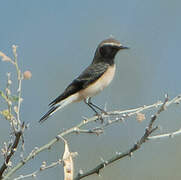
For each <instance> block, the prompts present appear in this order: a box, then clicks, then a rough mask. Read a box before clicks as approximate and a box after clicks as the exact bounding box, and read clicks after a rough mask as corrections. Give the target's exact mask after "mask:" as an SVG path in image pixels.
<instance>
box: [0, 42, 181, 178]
mask: <svg viewBox="0 0 181 180" xmlns="http://www.w3.org/2000/svg"><path fill="white" fill-rule="evenodd" d="M16 49H17V46H15V45H13V55H14V60H12V59H11V58H9V57H8V56H6V55H5V54H4V53H2V52H1V51H0V57H1V58H2V60H3V61H7V62H10V63H11V64H13V65H14V66H15V67H16V71H17V80H18V88H17V106H14V111H13V108H12V97H11V91H10V86H11V83H12V82H11V79H10V73H8V81H7V87H6V90H5V93H4V92H3V91H0V96H1V97H2V98H3V99H4V100H5V102H6V103H7V106H8V109H7V110H3V111H0V114H2V115H3V116H4V118H5V119H7V120H9V122H10V125H11V127H12V130H13V134H14V137H15V138H14V141H13V143H11V144H9V145H8V148H7V151H6V152H5V153H4V157H5V161H4V163H3V165H2V166H1V167H0V180H1V179H3V180H5V179H9V178H10V176H11V175H12V174H13V173H15V172H16V171H17V170H18V169H19V168H21V167H22V166H23V165H24V164H26V163H27V162H28V161H29V160H31V159H32V158H34V157H35V156H37V155H38V154H39V153H40V152H42V151H44V150H46V149H50V148H51V147H52V146H53V145H54V144H55V143H56V142H57V141H59V139H60V138H59V137H63V136H65V135H68V134H71V133H89V134H96V135H99V134H101V133H102V132H103V131H104V129H105V128H106V127H108V126H110V125H112V124H114V123H119V122H122V121H124V120H125V119H127V118H129V117H132V116H136V115H138V114H139V113H140V114H141V112H143V111H146V110H149V109H153V108H156V109H158V108H159V109H158V111H157V112H156V113H155V115H153V116H152V117H151V120H150V122H149V124H148V127H147V128H146V129H145V132H144V135H143V136H142V137H141V138H140V140H139V141H137V143H136V144H135V145H133V147H132V148H130V149H129V150H128V151H126V152H124V153H117V154H116V155H115V156H114V157H112V158H111V159H109V160H107V161H104V162H102V163H100V164H99V165H97V167H95V168H93V169H92V170H89V171H88V172H86V173H79V174H78V175H77V176H76V177H75V178H74V180H78V179H82V178H84V177H86V176H89V175H92V174H96V173H97V174H99V172H100V170H101V169H103V168H104V167H105V166H107V165H109V164H111V163H113V162H114V161H116V160H119V159H122V158H124V157H126V156H131V155H132V153H133V152H134V151H136V150H138V149H139V148H140V147H141V145H142V144H143V143H145V142H147V141H148V140H152V139H158V138H164V137H173V136H174V135H178V134H181V129H179V130H177V131H175V132H172V133H167V134H160V135H155V136H150V135H151V134H152V133H153V132H154V131H155V130H156V129H157V127H153V124H154V122H155V120H156V119H157V118H158V116H159V114H160V113H161V112H162V111H164V110H165V108H166V107H168V106H170V105H171V104H179V103H180V101H181V95H178V96H177V97H175V98H173V99H172V100H170V101H169V100H168V96H166V97H165V101H164V102H161V101H159V102H157V103H155V104H152V105H148V106H143V107H139V108H135V109H129V110H124V111H111V112H108V113H107V114H106V115H105V114H103V115H102V118H103V119H108V120H107V121H105V123H104V124H102V125H101V126H100V127H95V128H93V129H84V128H83V127H84V126H86V125H88V124H89V123H92V122H94V121H96V120H97V119H98V117H97V116H94V117H91V118H84V120H83V121H82V122H81V123H79V124H78V125H76V126H74V127H72V128H70V129H68V130H65V131H63V132H61V133H59V134H58V135H57V137H56V138H54V139H52V140H51V141H50V142H48V143H47V144H45V145H43V146H42V147H40V148H38V147H35V148H34V149H33V151H32V152H31V153H30V154H29V155H28V156H27V157H26V158H24V159H23V160H22V161H20V162H19V163H18V164H17V165H15V166H14V167H13V168H12V169H8V167H9V166H10V165H9V164H11V162H10V159H11V157H12V156H13V155H14V153H15V152H16V150H17V147H18V144H19V142H20V139H21V138H23V132H24V128H25V124H24V123H22V122H21V120H20V105H21V101H22V98H21V84H22V80H23V79H29V78H31V72H29V71H26V72H24V73H23V74H22V73H21V71H20V69H19V66H18V61H17V57H18V55H17V52H16ZM14 113H15V115H16V116H13V114H14ZM142 118H144V115H143V114H141V119H142ZM22 142H23V139H22ZM61 162H62V160H59V161H57V162H54V163H52V164H50V165H49V166H46V164H45V163H43V165H42V166H41V167H40V169H39V170H37V171H35V172H34V173H31V174H28V175H24V176H22V175H21V176H19V177H18V178H16V179H17V180H18V179H22V178H25V177H30V176H35V175H36V174H37V173H38V172H40V171H42V170H45V169H49V168H51V167H54V166H56V165H57V164H60V163H61ZM5 170H6V174H5V173H4V172H5ZM4 174H5V175H4Z"/></svg>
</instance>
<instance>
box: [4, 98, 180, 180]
mask: <svg viewBox="0 0 181 180" xmlns="http://www.w3.org/2000/svg"><path fill="white" fill-rule="evenodd" d="M180 101H181V95H178V96H176V97H175V98H173V99H172V100H170V101H166V102H160V101H159V102H157V103H155V104H152V105H148V106H146V105H145V106H143V107H140V108H135V109H129V110H124V111H111V112H108V115H103V118H106V117H110V116H111V115H120V116H121V117H120V118H119V119H116V120H113V121H110V122H109V125H111V124H113V123H118V122H122V121H123V120H125V119H126V118H128V117H131V116H135V115H136V114H137V113H140V112H143V111H145V110H149V109H153V108H158V107H160V108H163V107H162V106H163V105H164V108H166V107H168V106H170V105H171V104H179V103H180ZM157 116H158V115H157ZM154 117H155V116H154ZM96 120H97V116H93V117H91V118H84V120H83V121H82V122H81V123H79V124H78V125H76V126H74V127H72V128H70V129H67V130H65V131H63V132H61V133H60V134H58V135H57V137H55V138H54V139H52V140H51V141H49V142H48V143H47V144H45V145H43V146H42V147H39V148H38V147H35V148H34V150H33V151H32V152H31V153H30V154H29V155H28V156H27V157H26V158H24V159H23V160H22V161H20V162H19V163H18V164H17V165H15V166H14V167H13V168H12V169H11V170H9V172H8V173H7V174H6V175H5V176H4V179H3V180H5V179H9V177H10V176H11V175H12V174H14V173H15V172H16V171H17V170H18V169H20V168H21V167H22V166H24V165H25V164H26V163H27V162H28V161H29V160H31V159H33V158H34V157H35V156H37V155H38V154H39V153H40V152H42V151H45V150H48V149H50V148H51V147H52V146H53V145H54V144H55V143H57V142H58V141H59V139H60V138H59V137H58V136H61V137H64V136H65V135H69V134H72V133H81V131H78V130H80V128H81V127H83V126H85V125H87V124H89V123H91V122H94V121H96ZM106 126H108V125H106ZM98 129H99V128H98ZM101 130H102V129H101ZM95 134H96V133H95ZM147 138H148V137H147ZM138 144H139V143H138ZM134 148H135V147H134ZM127 153H128V154H130V152H127ZM127 153H125V154H121V156H123V157H125V156H127ZM118 156H119V157H120V155H118ZM115 158H116V157H115ZM116 159H117V158H116ZM110 161H113V162H114V161H115V159H114V158H113V159H111V160H110ZM100 166H101V167H102V165H100Z"/></svg>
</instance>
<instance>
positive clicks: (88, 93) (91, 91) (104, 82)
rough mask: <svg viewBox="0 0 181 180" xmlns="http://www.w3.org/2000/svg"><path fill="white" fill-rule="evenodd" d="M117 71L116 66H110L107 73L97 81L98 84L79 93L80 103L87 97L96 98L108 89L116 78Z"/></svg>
mask: <svg viewBox="0 0 181 180" xmlns="http://www.w3.org/2000/svg"><path fill="white" fill-rule="evenodd" d="M115 70H116V66H115V65H113V66H110V67H109V68H108V69H107V71H106V72H105V73H104V74H103V75H102V76H101V77H100V78H99V79H98V80H96V82H94V83H92V84H91V85H89V86H88V87H87V88H85V89H83V90H81V91H80V92H79V101H80V100H82V99H86V98H87V97H92V96H95V95H96V94H98V93H99V92H101V91H102V90H103V89H104V88H105V87H107V86H108V85H109V84H110V82H111V81H112V80H113V78H114V74H115Z"/></svg>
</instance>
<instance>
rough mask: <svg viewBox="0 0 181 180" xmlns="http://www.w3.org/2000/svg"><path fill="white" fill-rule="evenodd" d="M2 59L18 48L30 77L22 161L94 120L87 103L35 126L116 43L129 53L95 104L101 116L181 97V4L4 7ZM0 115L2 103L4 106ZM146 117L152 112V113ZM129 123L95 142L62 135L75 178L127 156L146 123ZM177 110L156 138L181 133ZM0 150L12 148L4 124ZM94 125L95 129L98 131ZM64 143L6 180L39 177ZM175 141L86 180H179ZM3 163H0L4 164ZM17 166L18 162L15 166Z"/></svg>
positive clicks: (58, 172)
mask: <svg viewBox="0 0 181 180" xmlns="http://www.w3.org/2000/svg"><path fill="white" fill-rule="evenodd" d="M0 4H1V9H0V27H1V28H0V51H3V52H4V53H6V54H7V55H9V56H11V57H12V50H11V46H12V45H13V44H16V45H18V47H19V48H18V55H19V58H18V60H19V64H20V68H21V70H22V71H25V70H30V71H31V72H32V79H31V80H29V81H23V86H22V88H23V92H22V96H23V99H24V101H23V103H22V109H21V120H22V121H25V122H26V123H29V124H30V127H29V129H28V130H27V131H26V132H25V156H26V155H27V154H28V153H30V152H31V150H32V149H33V148H34V147H35V146H37V147H40V146H42V145H44V144H45V143H47V142H49V141H50V140H51V139H52V138H54V137H55V136H56V135H57V134H58V133H59V132H60V131H62V130H65V129H67V128H70V127H72V126H74V125H76V124H78V123H79V122H81V121H82V116H86V117H91V116H92V115H93V113H92V111H90V109H89V108H88V107H87V106H86V105H85V104H84V103H82V102H81V103H78V104H72V105H70V106H68V107H66V108H65V109H63V110H62V111H59V112H57V113H56V114H55V115H54V116H52V117H51V118H50V119H49V120H48V121H46V122H45V123H44V124H42V125H40V124H39V123H38V120H39V119H40V117H41V116H42V115H43V114H44V113H45V112H46V111H47V110H48V106H47V105H48V104H49V103H50V101H52V100H53V99H54V98H56V97H57V96H58V95H59V94H60V93H61V92H63V90H64V89H65V87H66V86H67V85H68V84H69V83H70V82H71V81H72V79H73V78H74V77H75V76H78V75H79V73H80V72H81V71H82V70H83V69H84V68H85V67H87V66H88V65H89V64H90V63H91V61H92V58H93V56H94V52H95V49H96V47H97V45H98V44H99V43H100V42H101V41H102V40H104V39H106V38H108V37H110V36H113V37H114V38H116V39H117V40H119V41H120V42H121V43H122V44H123V45H125V46H128V47H130V50H127V51H122V52H120V53H119V54H118V55H117V56H116V64H117V72H116V76H115V78H114V81H113V82H112V84H111V85H110V86H109V87H108V88H107V89H105V90H104V92H102V93H101V94H100V95H98V96H96V98H94V99H93V101H94V102H95V103H96V104H99V105H101V106H104V104H105V103H106V104H107V110H108V111H109V110H124V109H130V108H136V107H139V106H142V105H147V104H152V103H155V102H157V101H158V100H164V94H165V93H168V95H169V97H170V98H173V97H174V96H176V95H178V94H179V93H181V83H180V67H181V60H180V52H181V46H180V42H181V36H180V32H181V22H180V16H181V11H180V7H181V1H179V0H173V1H170V0H152V1H145V0H134V1H133V0H127V1H123V0H117V1H116V0H111V1H110V0H109V1H108V0H99V1H97V0H91V1H85V0H77V1H70V0H66V1H65V0H52V1H50V0H49V1H48V0H39V1H37V0H31V1H25V0H14V1H10V0H1V3H0ZM9 71H11V72H13V68H12V66H11V65H9V64H7V63H5V62H2V61H0V89H1V90H2V89H3V88H4V87H5V85H6V72H9ZM0 105H1V109H0V110H2V107H4V106H3V102H2V101H0ZM153 112H154V111H152V112H151V113H153ZM151 113H148V114H146V118H147V119H146V121H144V122H143V123H138V122H137V121H135V118H131V119H129V120H128V121H126V122H125V123H120V124H115V125H114V126H112V127H109V128H107V129H106V130H105V132H104V134H102V135H100V136H95V135H90V134H80V135H71V136H67V137H66V139H67V140H68V142H69V145H70V149H71V151H73V152H78V153H79V155H78V156H77V157H76V158H75V161H74V162H75V174H77V173H78V171H79V169H83V171H86V170H88V169H90V168H92V167H95V165H97V164H98V163H100V162H101V158H103V159H105V160H106V159H109V158H110V157H112V156H113V155H114V154H115V153H116V152H122V151H124V150H127V149H128V148H129V147H131V146H132V145H133V144H134V143H135V142H136V141H137V140H138V139H139V137H140V136H141V135H143V133H144V129H145V127H146V125H147V124H148V121H149V119H150V115H151ZM180 115H181V108H180V106H176V105H173V106H172V107H170V108H169V109H168V110H167V111H165V112H163V113H162V114H161V115H160V117H159V119H158V121H157V124H158V125H159V126H160V127H161V131H159V132H158V133H163V132H169V131H174V130H176V129H178V128H180V127H181V118H180ZM0 120H1V126H0V146H1V147H2V145H3V142H4V141H8V139H9V124H8V122H7V121H5V120H4V119H3V118H2V117H0ZM98 125H99V123H97V124H95V126H98ZM63 148H64V146H63V143H62V142H60V143H57V144H56V145H55V146H53V147H52V149H51V150H49V151H44V152H42V153H41V154H40V155H38V156H37V157H36V158H35V159H33V160H31V161H29V162H28V163H27V164H26V165H25V166H24V167H23V168H21V169H20V170H19V171H17V173H16V174H15V175H14V176H13V177H12V178H15V177H17V176H18V175H20V174H28V173H31V172H33V171H35V170H37V169H38V168H39V167H40V165H41V163H42V161H46V162H47V163H51V162H52V161H56V160H57V159H58V158H60V157H61V155H62V153H63ZM180 149H181V136H178V137H175V138H173V139H162V140H157V141H151V142H149V143H146V144H144V145H143V147H142V148H141V149H140V150H139V151H137V152H135V153H134V154H133V157H132V158H125V159H122V160H120V161H117V162H116V163H114V164H112V165H111V166H109V167H107V168H105V169H104V170H103V171H101V177H99V176H97V175H93V176H90V177H88V178H85V179H91V180H97V179H104V180H109V179H115V180H119V179H124V180H136V179H140V180H144V179H147V180H170V179H173V180H177V179H180V178H181V172H180V166H181V151H180ZM2 162H3V157H2V156H0V163H1V164H2ZM13 163H14V164H16V160H15V162H13ZM50 178H51V179H53V180H56V179H57V180H58V179H63V168H62V167H56V168H53V169H49V170H47V171H44V172H42V173H39V174H38V177H37V179H39V180H43V179H44V180H48V179H50Z"/></svg>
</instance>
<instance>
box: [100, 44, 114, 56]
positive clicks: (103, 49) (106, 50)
mask: <svg viewBox="0 0 181 180" xmlns="http://www.w3.org/2000/svg"><path fill="white" fill-rule="evenodd" d="M111 52H112V47H110V46H102V47H101V48H100V53H101V55H102V56H107V55H109V54H110V53H111Z"/></svg>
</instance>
